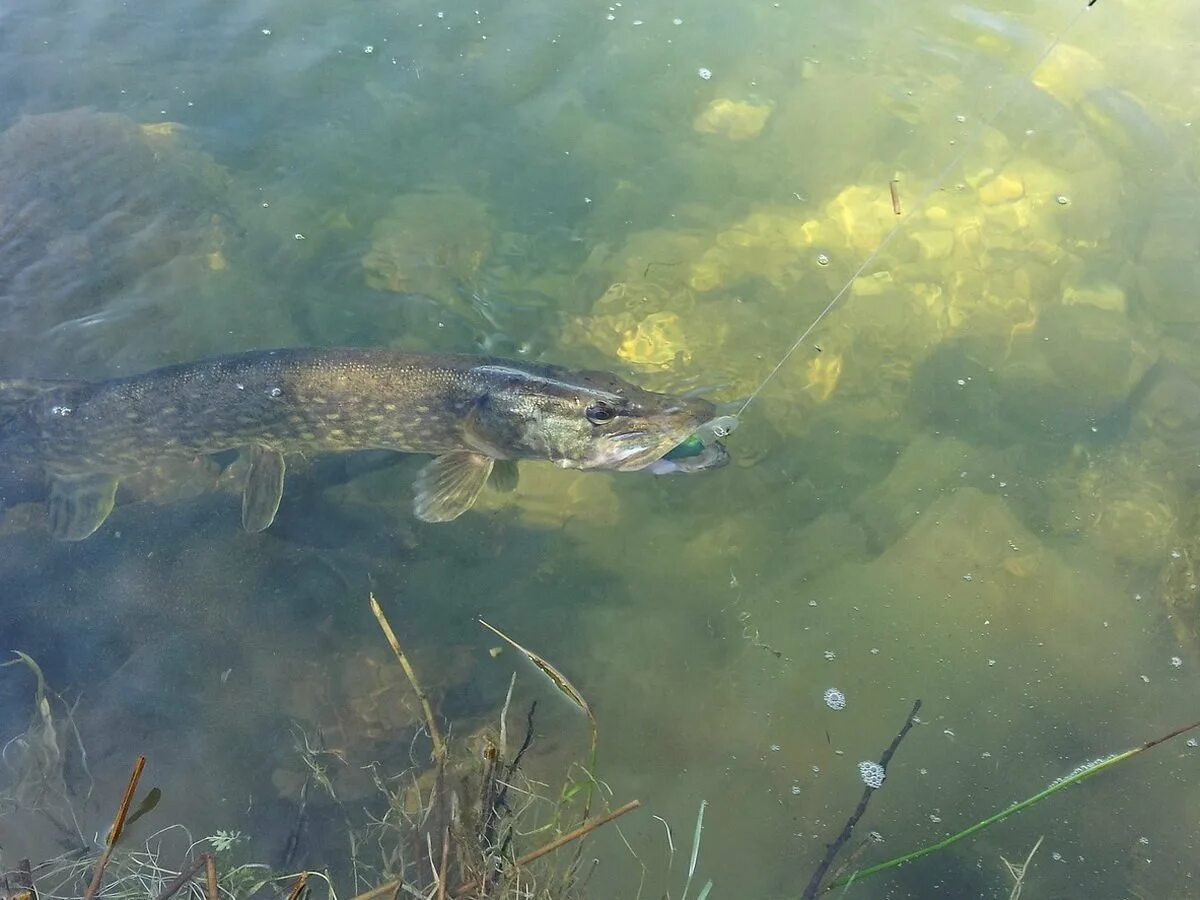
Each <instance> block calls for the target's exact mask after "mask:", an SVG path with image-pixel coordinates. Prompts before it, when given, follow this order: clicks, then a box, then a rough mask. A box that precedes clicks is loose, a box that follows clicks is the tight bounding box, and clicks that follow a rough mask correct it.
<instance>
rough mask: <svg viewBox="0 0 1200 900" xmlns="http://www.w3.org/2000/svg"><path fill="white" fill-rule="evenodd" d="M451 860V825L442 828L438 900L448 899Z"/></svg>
mask: <svg viewBox="0 0 1200 900" xmlns="http://www.w3.org/2000/svg"><path fill="white" fill-rule="evenodd" d="M449 862H450V826H449V825H446V826H445V827H443V828H442V865H441V867H440V868H439V869H438V892H437V895H438V900H446V865H447V864H448V863H449Z"/></svg>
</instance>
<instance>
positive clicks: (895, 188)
mask: <svg viewBox="0 0 1200 900" xmlns="http://www.w3.org/2000/svg"><path fill="white" fill-rule="evenodd" d="M888 187H889V188H890V189H891V191H892V212H894V213H895V214H896V215H900V182H899V181H898V180H897V179H895V178H893V179H892V180H891V181H889V182H888Z"/></svg>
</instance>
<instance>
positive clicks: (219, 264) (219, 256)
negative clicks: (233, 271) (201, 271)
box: [205, 250, 229, 272]
mask: <svg viewBox="0 0 1200 900" xmlns="http://www.w3.org/2000/svg"><path fill="white" fill-rule="evenodd" d="M205 261H206V262H207V263H208V267H209V268H210V269H212V270H213V271H214V272H223V271H225V269H227V268H229V263H228V262H227V261H226V259H225V254H224V253H222V252H221V251H220V250H214V251H213V252H212V253H210V254H208V256H207V257H205Z"/></svg>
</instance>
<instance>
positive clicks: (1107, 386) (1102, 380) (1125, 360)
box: [996, 305, 1155, 434]
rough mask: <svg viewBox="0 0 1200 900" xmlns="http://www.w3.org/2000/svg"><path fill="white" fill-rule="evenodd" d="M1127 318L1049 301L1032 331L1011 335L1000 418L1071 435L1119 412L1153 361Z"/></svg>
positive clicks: (999, 375)
mask: <svg viewBox="0 0 1200 900" xmlns="http://www.w3.org/2000/svg"><path fill="white" fill-rule="evenodd" d="M1154 354H1155V351H1154V350H1153V349H1152V348H1151V346H1150V345H1149V344H1148V343H1147V342H1146V341H1145V340H1144V339H1143V336H1142V335H1141V334H1140V333H1139V332H1138V330H1137V329H1135V327H1134V326H1133V325H1132V324H1131V322H1130V320H1129V319H1127V318H1126V317H1125V316H1124V315H1122V314H1121V313H1118V312H1114V311H1111V310H1106V309H1100V308H1098V307H1095V306H1085V305H1072V306H1051V307H1049V308H1047V309H1045V310H1043V311H1042V312H1041V313H1040V315H1039V317H1038V319H1037V324H1036V327H1035V328H1034V329H1033V330H1032V332H1031V333H1028V334H1021V335H1019V336H1016V337H1014V339H1013V341H1012V344H1011V354H1010V355H1009V356H1008V358H1007V359H1006V360H1005V361H1004V363H1003V364H1002V365H1000V366H998V367H997V369H996V386H997V393H998V402H999V404H1000V407H1001V411H1002V415H1004V416H1005V417H1006V418H1009V419H1010V420H1011V421H1013V422H1014V423H1018V422H1019V423H1023V424H1024V426H1025V427H1029V428H1033V429H1035V430H1037V431H1043V432H1047V431H1048V432H1050V433H1058V434H1063V433H1069V432H1071V431H1075V430H1079V429H1082V428H1084V427H1085V426H1087V425H1089V424H1091V423H1093V422H1095V421H1096V420H1097V419H1101V418H1104V417H1105V416H1107V415H1109V414H1111V413H1112V412H1114V411H1115V410H1116V409H1117V408H1118V407H1119V406H1120V405H1121V404H1122V403H1124V401H1125V399H1126V398H1127V397H1128V396H1129V394H1130V392H1131V391H1132V390H1133V388H1134V387H1135V386H1136V385H1137V384H1138V383H1139V382H1140V381H1141V379H1142V377H1143V376H1144V375H1145V374H1146V372H1147V371H1148V370H1149V368H1150V366H1151V365H1152V364H1153V363H1154V361H1155V355H1154Z"/></svg>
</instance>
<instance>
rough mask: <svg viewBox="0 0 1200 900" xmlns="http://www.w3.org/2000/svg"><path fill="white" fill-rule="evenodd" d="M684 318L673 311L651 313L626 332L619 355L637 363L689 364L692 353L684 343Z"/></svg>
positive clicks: (627, 360)
mask: <svg viewBox="0 0 1200 900" xmlns="http://www.w3.org/2000/svg"><path fill="white" fill-rule="evenodd" d="M685 340H686V339H685V337H684V333H683V321H682V320H681V319H680V318H679V316H678V315H676V314H675V313H673V312H656V313H651V314H650V315H648V316H646V318H644V319H642V320H641V321H640V322H638V323H637V324H636V325H634V327H633V328H632V329H626V330H625V331H624V332H623V335H622V340H621V346H619V347H618V348H617V356H619V357H620V358H621V359H623V360H625V362H627V363H629V364H630V365H634V366H663V367H666V366H671V365H673V364H674V363H675V362H676V361H678V362H679V363H681V364H683V365H687V363H689V362H690V361H691V358H692V354H691V352H690V351H689V350H687V349H686V347H685V346H684V342H685Z"/></svg>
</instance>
